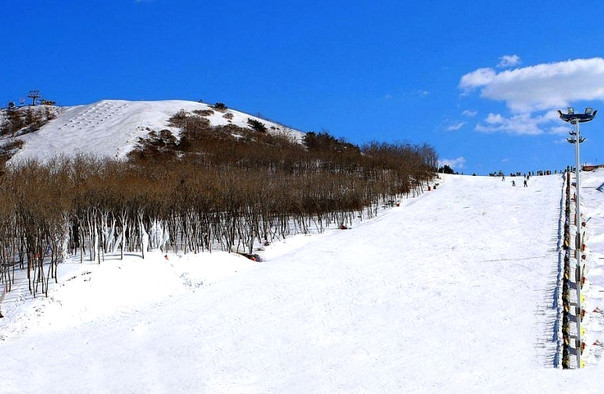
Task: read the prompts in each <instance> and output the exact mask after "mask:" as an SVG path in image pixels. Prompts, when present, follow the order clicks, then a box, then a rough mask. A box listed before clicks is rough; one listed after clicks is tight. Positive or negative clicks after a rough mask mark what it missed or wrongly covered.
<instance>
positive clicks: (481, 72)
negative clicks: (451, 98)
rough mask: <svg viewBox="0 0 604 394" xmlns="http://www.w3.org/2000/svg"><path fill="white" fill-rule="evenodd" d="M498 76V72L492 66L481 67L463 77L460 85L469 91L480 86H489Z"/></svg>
mask: <svg viewBox="0 0 604 394" xmlns="http://www.w3.org/2000/svg"><path fill="white" fill-rule="evenodd" d="M496 76H497V74H496V73H495V70H493V69H492V68H479V69H478V70H474V71H472V72H471V73H468V74H466V75H464V76H463V77H461V80H460V81H459V87H460V88H461V89H463V90H464V91H469V90H472V89H474V88H477V87H480V86H488V85H489V84H490V83H491V82H493V80H494V79H495V77H496Z"/></svg>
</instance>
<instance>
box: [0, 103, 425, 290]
mask: <svg viewBox="0 0 604 394" xmlns="http://www.w3.org/2000/svg"><path fill="white" fill-rule="evenodd" d="M171 124H172V125H173V126H175V127H177V128H178V129H179V130H180V133H179V135H178V136H175V135H173V133H172V132H171V131H169V130H167V129H165V130H160V131H153V130H151V131H150V133H149V135H148V137H146V138H144V139H141V140H140V141H139V144H138V146H137V147H136V149H134V150H133V151H132V152H131V154H130V157H129V160H127V161H114V160H108V159H100V158H95V157H87V156H79V157H76V158H55V159H54V160H52V161H50V162H47V163H39V162H36V161H28V162H25V163H21V164H18V165H10V166H8V167H7V168H6V170H5V173H4V174H3V175H2V176H1V177H0V198H1V199H2V204H0V264H1V267H2V272H1V274H2V275H1V276H0V277H1V278H2V281H4V282H5V283H6V284H7V287H8V289H9V290H10V285H11V283H12V282H14V272H15V268H17V269H18V268H23V269H27V272H28V279H29V286H30V291H31V292H32V294H34V295H35V294H36V293H40V292H41V293H46V292H47V291H48V285H49V283H50V282H51V281H52V280H55V281H56V273H57V264H58V263H59V262H61V261H62V260H63V259H64V258H65V257H66V256H67V255H69V254H71V255H78V254H79V256H80V259H81V260H82V261H83V260H84V259H87V260H91V261H96V262H99V263H100V262H101V261H102V260H103V259H104V256H105V255H106V254H108V253H120V254H121V256H122V258H123V255H124V253H126V252H136V253H140V254H141V255H142V256H143V257H144V256H145V253H146V252H148V251H149V250H161V251H163V252H168V251H170V252H184V253H191V252H192V253H198V252H201V251H212V250H215V249H220V250H226V251H234V252H243V253H250V254H251V253H252V252H253V251H254V250H255V248H256V247H258V246H259V245H260V244H267V243H270V242H272V241H273V240H275V239H282V238H284V237H286V236H288V235H291V234H296V233H306V232H308V231H311V230H312V231H315V230H317V231H322V230H323V229H324V228H325V227H327V226H347V225H349V224H350V223H351V222H352V220H353V219H355V218H357V217H361V218H368V217H372V216H374V215H375V214H376V212H377V209H378V207H380V206H381V205H382V204H384V203H385V202H388V201H392V200H395V199H399V198H402V197H403V196H405V195H409V194H410V193H420V192H421V191H422V190H423V187H424V186H426V185H427V182H429V181H430V180H431V179H432V178H433V176H434V173H435V170H436V163H437V156H436V153H435V151H434V150H433V149H432V148H431V147H430V146H428V145H411V144H389V143H378V142H371V143H367V144H365V145H363V146H360V147H359V146H356V145H353V144H350V143H347V142H346V141H344V140H341V139H336V138H333V137H331V136H330V135H329V134H327V133H308V134H306V137H305V138H304V141H303V143H300V142H299V141H294V140H292V139H291V137H288V136H287V135H273V134H271V133H269V132H267V131H262V129H260V128H258V127H255V128H249V129H248V128H241V127H237V126H234V125H231V124H227V125H225V126H219V127H210V125H209V122H208V121H207V119H205V118H204V117H203V116H201V115H199V114H195V113H185V112H184V111H181V112H180V113H178V114H176V115H175V116H174V117H172V119H171ZM252 127H253V126H252ZM49 262H50V263H49Z"/></svg>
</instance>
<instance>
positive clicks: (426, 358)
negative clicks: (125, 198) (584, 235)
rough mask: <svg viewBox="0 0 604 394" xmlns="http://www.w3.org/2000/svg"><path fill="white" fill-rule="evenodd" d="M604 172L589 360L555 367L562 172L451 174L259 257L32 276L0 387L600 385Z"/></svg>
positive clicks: (176, 259)
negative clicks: (46, 281) (41, 279)
mask: <svg viewBox="0 0 604 394" xmlns="http://www.w3.org/2000/svg"><path fill="white" fill-rule="evenodd" d="M603 182H604V172H596V173H589V174H585V182H584V185H585V188H586V189H585V193H584V201H585V202H584V207H583V210H584V215H585V217H586V218H588V226H587V231H588V233H589V240H588V244H589V248H590V250H589V252H588V258H587V260H586V262H587V264H588V266H589V267H590V272H589V275H588V280H589V281H590V283H589V285H588V287H587V290H586V296H587V303H588V304H589V309H590V310H589V311H588V313H589V314H590V316H591V317H590V318H589V319H588V321H587V323H586V325H585V326H586V329H587V336H588V338H589V341H590V343H588V349H587V353H586V356H585V360H586V364H587V365H586V368H583V369H580V370H561V369H556V368H554V367H553V366H554V360H553V357H554V352H555V350H556V346H555V345H556V344H555V343H554V342H552V337H553V334H554V331H553V330H554V328H553V325H554V319H555V311H554V310H553V309H552V304H553V297H554V295H553V293H554V287H555V285H556V275H557V267H558V258H559V255H558V243H559V220H560V207H561V205H560V202H561V199H562V196H563V194H562V177H561V176H559V175H552V176H544V177H533V178H531V179H530V180H529V186H528V187H522V182H521V181H517V182H516V186H515V187H513V186H512V185H511V180H510V179H509V178H507V179H506V180H505V181H502V180H501V178H491V177H469V176H446V177H444V178H443V179H441V180H440V181H439V183H440V184H439V185H438V187H437V188H436V189H435V190H432V191H430V192H426V193H425V194H423V195H421V196H419V197H417V198H414V199H409V200H404V201H402V202H401V205H400V207H394V208H391V209H384V210H381V212H380V215H379V216H378V217H377V218H375V219H372V220H367V221H363V222H358V223H357V224H355V225H354V226H353V227H352V228H351V229H348V230H336V229H330V230H327V231H326V232H325V233H323V234H318V235H317V234H315V235H299V236H295V237H292V238H288V239H286V240H284V241H282V242H278V243H274V244H273V245H271V246H269V247H267V248H266V250H264V251H261V252H259V253H260V254H261V256H262V257H263V259H264V261H263V262H261V263H259V262H253V261H250V260H247V259H245V258H243V257H241V256H239V255H236V254H226V253H220V252H215V253H212V254H208V253H203V254H198V255H186V256H177V255H173V254H170V255H168V256H167V258H166V257H164V255H163V254H161V253H159V252H155V253H151V254H150V255H148V256H147V258H146V259H145V260H142V259H141V258H140V256H134V255H132V256H128V257H127V258H126V259H124V260H123V261H121V260H119V259H117V257H114V258H108V259H107V260H106V261H104V262H102V263H101V264H94V263H91V262H84V263H83V264H80V263H79V258H74V260H73V261H68V262H66V263H64V264H62V265H60V267H59V270H60V279H59V283H58V284H54V285H52V286H51V289H50V293H49V296H48V298H45V297H38V298H36V299H32V298H31V297H30V296H29V293H28V292H27V282H24V283H23V282H22V283H21V285H20V287H19V286H17V287H18V289H17V290H15V291H14V292H11V293H9V294H8V295H7V297H6V300H5V301H4V303H3V305H2V308H3V312H4V314H5V318H4V319H2V320H0V335H1V339H2V340H0V354H1V356H0V357H1V360H2V367H1V368H0V391H1V392H19V393H22V392H25V393H40V392H45V393H53V392H61V393H66V392H67V393H69V392H70V393H83V392H135V393H179V392H194V393H267V392H273V393H337V392H340V393H350V392H373V393H377V392H386V393H402V392H422V393H424V392H426V393H427V392H441V393H451V392H458V393H467V392H482V393H499V392H507V393H520V392H522V393H526V392H533V393H543V392H571V391H573V392H575V391H579V392H594V393H595V392H601V391H602V383H601V381H602V373H603V372H604V364H603V363H602V362H601V360H600V354H601V352H600V350H601V348H599V347H598V346H597V345H592V344H591V342H592V341H593V342H594V343H595V341H596V340H598V339H599V340H600V342H601V341H602V338H601V337H600V336H599V335H600V334H601V331H602V319H601V315H600V314H598V313H595V312H594V313H592V312H591V310H595V308H596V307H598V305H601V298H602V295H601V294H603V293H602V289H604V287H602V286H603V285H604V275H603V273H602V263H601V261H602V258H603V257H601V256H604V237H602V235H601V234H603V233H604V231H603V230H604V203H603V201H602V198H603V197H604V195H602V192H601V190H600V189H599V188H598V187H600V186H601V185H602V184H603ZM23 284H25V288H23ZM19 289H21V290H20V291H19ZM600 308H602V306H600Z"/></svg>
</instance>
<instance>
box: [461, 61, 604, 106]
mask: <svg viewBox="0 0 604 394" xmlns="http://www.w3.org/2000/svg"><path fill="white" fill-rule="evenodd" d="M459 88H460V89H462V90H463V91H464V93H466V94H467V93H469V92H470V91H472V90H474V89H479V90H480V96H481V97H483V98H487V99H490V100H495V101H503V102H505V103H506V105H507V106H508V108H509V109H510V110H512V111H513V112H515V113H527V112H532V111H543V110H548V109H553V108H563V107H566V106H567V105H569V103H571V102H573V101H578V100H600V101H604V59H603V58H599V57H597V58H591V59H575V60H568V61H564V62H558V63H545V64H538V65H536V66H530V67H523V68H516V69H513V70H504V71H501V72H499V73H497V72H496V71H495V70H494V69H492V68H479V69H477V70H475V71H472V72H470V73H468V74H466V75H464V76H462V77H461V79H460V82H459Z"/></svg>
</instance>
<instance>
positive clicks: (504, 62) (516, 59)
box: [497, 55, 521, 68]
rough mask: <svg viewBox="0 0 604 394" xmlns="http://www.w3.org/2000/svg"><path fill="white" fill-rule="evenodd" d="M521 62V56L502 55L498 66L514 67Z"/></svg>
mask: <svg viewBox="0 0 604 394" xmlns="http://www.w3.org/2000/svg"><path fill="white" fill-rule="evenodd" d="M520 63H521V62H520V56H518V55H504V56H502V57H500V58H499V64H497V67H498V68H507V67H514V66H517V65H519V64H520Z"/></svg>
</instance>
